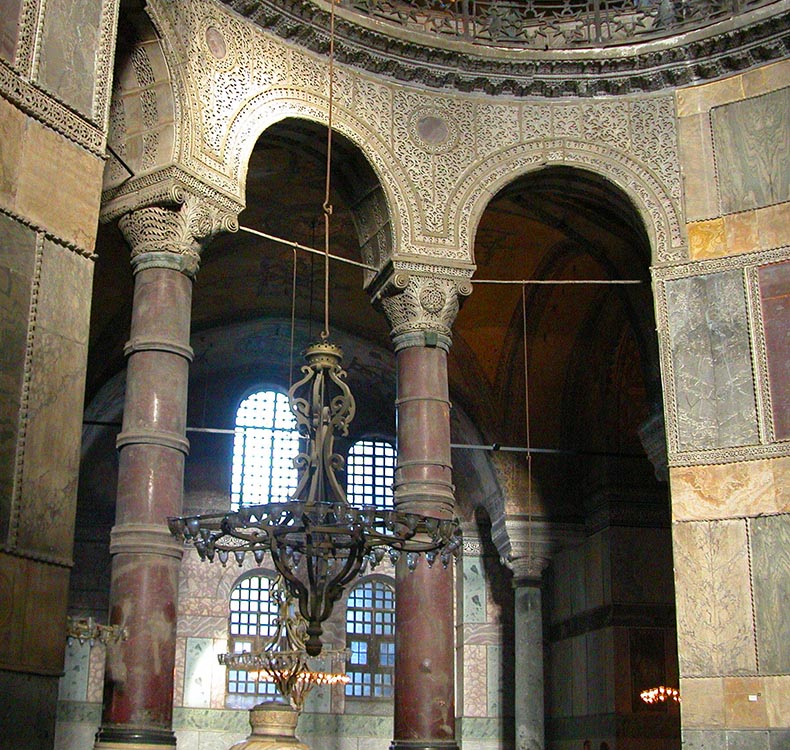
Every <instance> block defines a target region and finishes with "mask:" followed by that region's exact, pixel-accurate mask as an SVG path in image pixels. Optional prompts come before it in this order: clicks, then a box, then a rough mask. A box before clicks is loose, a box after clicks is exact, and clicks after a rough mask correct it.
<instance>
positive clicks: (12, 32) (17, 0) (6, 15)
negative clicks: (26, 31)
mask: <svg viewBox="0 0 790 750" xmlns="http://www.w3.org/2000/svg"><path fill="white" fill-rule="evenodd" d="M21 7H22V0H4V2H3V4H2V9H3V12H2V13H0V57H3V58H5V59H6V60H7V61H8V62H10V63H13V62H14V57H15V55H16V44H17V39H18V38H19V10H20V8H21Z"/></svg>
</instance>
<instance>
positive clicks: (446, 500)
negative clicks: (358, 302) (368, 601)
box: [381, 274, 468, 750]
mask: <svg viewBox="0 0 790 750" xmlns="http://www.w3.org/2000/svg"><path fill="white" fill-rule="evenodd" d="M390 284H391V287H390V288H392V287H394V288H395V289H396V290H398V289H399V290H402V291H401V292H400V293H397V292H396V293H395V294H385V295H384V296H383V298H382V299H381V304H382V307H383V308H384V310H385V312H386V313H387V315H388V317H389V319H390V323H391V324H392V326H393V330H392V338H393V341H394V344H395V351H396V359H397V378H398V400H397V406H398V461H397V466H396V470H395V506H396V508H397V509H398V510H403V511H410V512H416V513H421V514H423V515H426V516H433V517H436V518H452V517H453V516H454V508H455V498H454V487H453V484H452V466H451V459H450V401H449V395H448V382H447V352H448V351H449V347H450V325H451V324H452V321H453V320H454V319H455V315H456V313H457V311H458V296H459V294H468V284H467V283H466V281H465V279H452V278H446V277H445V278H442V277H437V276H436V275H434V274H431V275H414V274H410V275H406V274H396V275H395V276H394V277H393V278H392V279H391V280H390ZM453 592H454V589H453V566H452V565H450V566H448V567H447V568H445V567H444V566H443V565H442V564H441V562H439V561H438V560H437V561H436V563H435V564H434V565H433V567H429V566H428V563H427V561H426V559H425V558H424V557H421V558H420V559H419V560H418V562H417V564H416V567H415V569H414V570H413V571H410V570H409V568H408V565H407V562H406V556H405V555H402V556H401V558H400V559H399V561H398V566H397V584H396V598H395V607H396V611H395V721H394V737H393V741H392V744H391V745H390V748H391V750H439V749H442V750H455V749H457V748H458V744H457V742H456V737H455V637H454V620H453V595H454V594H453Z"/></svg>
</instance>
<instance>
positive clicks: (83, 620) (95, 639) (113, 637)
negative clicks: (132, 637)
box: [66, 617, 128, 647]
mask: <svg viewBox="0 0 790 750" xmlns="http://www.w3.org/2000/svg"><path fill="white" fill-rule="evenodd" d="M127 637H128V633H127V630H126V628H125V627H123V626H122V625H102V624H101V623H98V622H96V620H94V619H93V618H92V617H67V618H66V639H67V640H68V642H69V644H72V643H74V641H77V642H79V644H80V645H82V644H83V643H86V642H87V643H88V644H89V645H90V646H91V647H93V646H95V645H96V644H97V643H101V644H102V645H103V646H108V645H109V644H110V643H117V642H118V641H125V640H126V639H127Z"/></svg>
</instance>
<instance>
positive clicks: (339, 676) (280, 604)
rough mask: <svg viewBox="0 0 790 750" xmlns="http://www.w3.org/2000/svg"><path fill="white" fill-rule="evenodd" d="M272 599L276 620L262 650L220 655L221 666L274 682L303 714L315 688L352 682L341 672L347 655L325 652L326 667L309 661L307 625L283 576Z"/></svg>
mask: <svg viewBox="0 0 790 750" xmlns="http://www.w3.org/2000/svg"><path fill="white" fill-rule="evenodd" d="M270 596H271V597H272V598H273V599H274V600H275V602H276V604H277V618H276V620H275V621H274V631H273V633H272V635H271V636H270V637H269V639H268V640H267V642H266V644H265V645H264V647H263V650H262V651H260V652H258V653H251V652H249V651H244V652H241V653H228V654H220V655H219V656H218V659H219V663H220V664H222V665H224V666H226V667H228V668H229V669H236V670H242V671H246V672H248V673H250V674H251V675H254V676H255V679H256V680H266V681H267V682H272V683H274V686H275V687H276V688H277V692H278V693H279V694H280V695H281V696H282V697H283V699H285V700H286V701H287V702H288V703H289V704H290V706H291V708H292V709H293V710H294V711H296V712H297V713H301V711H302V709H303V708H304V702H305V699H306V698H307V696H308V694H309V693H310V691H311V690H312V689H313V688H314V687H315V686H316V685H336V684H345V683H347V682H348V681H349V677H348V675H347V674H345V673H344V672H343V671H342V666H343V664H344V663H345V657H346V652H345V650H331V651H330V650H328V649H324V651H323V653H322V657H321V659H320V661H322V662H324V664H319V663H318V661H319V660H316V659H312V658H310V657H309V655H308V654H307V651H306V649H305V633H306V630H307V622H306V621H305V619H304V618H303V617H302V616H301V615H300V614H299V613H298V612H296V611H295V606H294V605H295V603H294V598H293V596H292V595H291V594H290V592H289V591H288V590H287V588H286V587H285V586H284V585H283V579H282V577H279V578H278V579H277V581H276V582H275V583H274V585H273V586H272V587H271V589H270ZM327 667H328V668H327Z"/></svg>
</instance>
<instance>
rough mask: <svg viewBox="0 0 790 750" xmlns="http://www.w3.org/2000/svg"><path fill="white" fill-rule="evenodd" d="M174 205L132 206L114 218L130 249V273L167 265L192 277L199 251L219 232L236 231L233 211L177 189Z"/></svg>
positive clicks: (198, 258)
mask: <svg viewBox="0 0 790 750" xmlns="http://www.w3.org/2000/svg"><path fill="white" fill-rule="evenodd" d="M173 197H174V204H175V205H153V206H145V207H143V208H138V209H135V210H134V211H131V212H129V213H127V214H124V215H123V216H121V217H120V218H119V219H118V226H119V227H120V230H121V232H122V233H123V236H124V238H125V239H126V241H127V242H128V243H129V246H130V247H131V250H132V255H131V262H132V267H133V269H134V272H135V273H137V272H139V271H141V270H143V269H144V268H171V269H173V270H176V271H180V272H181V273H183V274H186V275H187V276H189V277H190V278H194V276H195V274H197V270H198V267H199V266H200V253H201V251H202V250H203V248H204V247H205V246H206V245H208V243H209V242H210V241H211V239H212V238H213V237H214V236H215V235H216V234H217V233H219V232H221V231H226V232H235V231H237V230H238V228H239V225H238V218H237V217H236V215H235V214H229V213H225V212H223V211H222V210H220V209H219V208H217V207H216V206H214V205H212V204H211V203H208V202H207V201H205V200H201V199H200V198H198V197H197V196H194V195H191V194H185V193H183V192H181V191H178V192H177V194H174V196H173Z"/></svg>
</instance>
